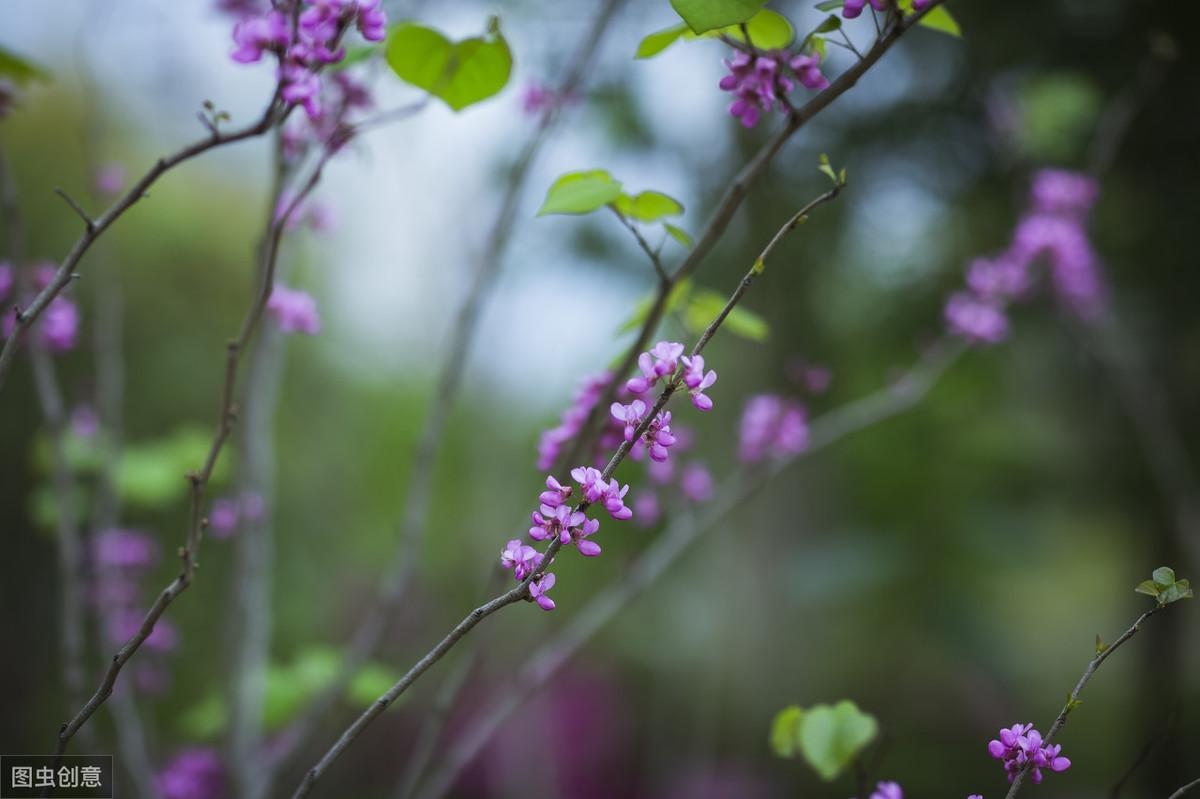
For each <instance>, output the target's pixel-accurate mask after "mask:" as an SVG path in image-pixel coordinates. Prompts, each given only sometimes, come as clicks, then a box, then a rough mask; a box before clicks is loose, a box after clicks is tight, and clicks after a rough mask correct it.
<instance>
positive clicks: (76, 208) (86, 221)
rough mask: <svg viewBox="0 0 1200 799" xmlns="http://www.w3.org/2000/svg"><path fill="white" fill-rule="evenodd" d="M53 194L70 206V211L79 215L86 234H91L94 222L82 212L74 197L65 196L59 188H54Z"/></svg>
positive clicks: (94, 227)
mask: <svg viewBox="0 0 1200 799" xmlns="http://www.w3.org/2000/svg"><path fill="white" fill-rule="evenodd" d="M54 193H55V194H57V195H58V196H59V197H62V198H63V200H64V201H65V202H66V203H67V205H69V206H71V210H72V211H74V212H75V213H76V214H78V215H79V218H80V219H82V220H83V227H84V229H85V230H86V231H87V232H89V233H91V232H93V231H95V229H96V220H95V219H92V218H91V217H90V216H88V213H87V211H85V210H83V208H82V207H81V206H80V205H79V203H77V202H75V198H74V197H72V196H71V195H69V194H67V193H66V192H65V191H64V190H63V188H62V187H61V186H55V187H54Z"/></svg>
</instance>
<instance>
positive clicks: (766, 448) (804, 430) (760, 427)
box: [738, 394, 808, 463]
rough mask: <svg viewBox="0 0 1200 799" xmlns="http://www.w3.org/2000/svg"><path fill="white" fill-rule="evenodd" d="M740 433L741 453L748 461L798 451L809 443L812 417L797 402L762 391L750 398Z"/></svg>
mask: <svg viewBox="0 0 1200 799" xmlns="http://www.w3.org/2000/svg"><path fill="white" fill-rule="evenodd" d="M739 433H740V436H739V438H740V442H739V447H738V455H739V457H740V458H741V459H742V461H743V462H744V463H754V462H756V461H760V460H762V459H763V458H765V457H767V456H770V457H775V458H778V457H785V456H788V455H795V454H798V453H800V452H803V451H804V450H805V449H806V448H807V447H808V417H807V414H806V413H805V411H804V408H803V407H802V406H801V405H800V404H799V403H797V402H794V401H792V400H786V399H784V398H783V397H780V396H778V395H775V394H760V395H758V396H755V397H751V398H750V399H749V400H748V401H747V402H746V409H745V410H744V411H743V412H742V421H741V427H740V430H739Z"/></svg>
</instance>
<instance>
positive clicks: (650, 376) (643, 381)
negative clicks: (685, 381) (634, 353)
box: [625, 341, 683, 394]
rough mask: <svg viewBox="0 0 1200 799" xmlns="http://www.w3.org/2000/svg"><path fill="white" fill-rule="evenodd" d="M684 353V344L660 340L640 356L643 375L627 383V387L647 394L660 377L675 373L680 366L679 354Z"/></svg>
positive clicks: (639, 365) (640, 367)
mask: <svg viewBox="0 0 1200 799" xmlns="http://www.w3.org/2000/svg"><path fill="white" fill-rule="evenodd" d="M682 354H683V345H682V344H679V343H677V342H674V341H660V342H658V343H657V344H655V345H654V347H653V348H651V349H650V351H649V352H643V353H642V354H641V355H639V356H638V368H639V369H641V370H642V376H641V377H635V378H632V379H631V380H629V381H628V382H627V383H626V384H625V388H627V389H629V391H631V392H632V393H634V394H645V393H646V392H647V391H649V390H650V387H651V386H653V385H654V384H655V383H656V382H657V381H658V379H659V378H660V377H665V376H667V375H670V374H674V373H675V369H676V368H677V367H678V366H679V356H680V355H682Z"/></svg>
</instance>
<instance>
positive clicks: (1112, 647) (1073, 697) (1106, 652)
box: [1004, 605, 1164, 799]
mask: <svg viewBox="0 0 1200 799" xmlns="http://www.w3.org/2000/svg"><path fill="white" fill-rule="evenodd" d="M1163 607H1164V606H1163V605H1155V606H1154V607H1152V608H1150V610H1147V611H1146V612H1145V613H1143V614H1142V615H1141V616H1138V619H1137V621H1135V622H1134V623H1133V626H1132V627H1130V628H1129V629H1128V630H1126V631H1125V632H1123V633H1121V635H1120V637H1119V638H1117V640H1115V641H1113V642H1112V643H1111V644H1109V645H1108V646H1107V647H1105V648H1104V649H1102V650H1101V651H1099V652H1097V653H1096V656H1095V657H1093V658H1092V659H1091V660H1090V661H1088V664H1087V668H1086V669H1084V670H1083V675H1082V676H1080V678H1079V682H1077V683H1075V687H1074V688H1073V689H1072V690H1071V693H1070V694H1069V695H1068V696H1067V703H1066V704H1065V705H1063V708H1062V710H1060V711H1059V713H1058V717H1057V718H1056V719H1054V724H1052V725H1050V731H1049V732H1047V733H1046V736H1045V738H1043V740H1044V741H1045V742H1046V743H1050V741H1051V739H1053V738H1054V736H1055V734H1056V733H1058V731H1059V730H1061V729H1062V727H1063V725H1064V724H1066V723H1067V716H1069V715H1071V711H1072V710H1074V709H1075V707H1076V706H1077V705H1078V704H1079V702H1080V700H1079V695H1080V694H1081V693H1083V689H1084V687H1085V686H1086V685H1087V684H1088V681H1089V680H1091V679H1092V675H1093V674H1095V673H1096V669H1098V668H1100V664H1101V663H1103V662H1104V661H1106V660H1108V658H1109V656H1110V655H1112V653H1113V652H1116V651H1117V648H1118V647H1120V646H1122V645H1123V644H1124V643H1125V642H1126V641H1128V640H1129V639H1130V638H1132V637H1133V636H1135V635H1137V634H1138V631H1139V630H1141V628H1142V622H1144V621H1145V620H1146V619H1148V618H1150V617H1151V616H1153V615H1154V614H1155V613H1157V612H1159V611H1160V610H1162V609H1163ZM1030 762H1032V761H1030ZM1028 771H1029V763H1026V764H1025V766H1024V767H1023V768H1021V770H1020V771H1018V772H1017V775H1016V777H1015V778H1014V779H1013V782H1012V785H1011V786H1009V789H1008V793H1006V794H1005V795H1004V799H1013V797H1014V796H1016V795H1017V792H1018V791H1019V790H1021V785H1022V783H1023V782H1024V781H1025V774H1026V773H1027V772H1028Z"/></svg>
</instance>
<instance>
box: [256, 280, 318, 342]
mask: <svg viewBox="0 0 1200 799" xmlns="http://www.w3.org/2000/svg"><path fill="white" fill-rule="evenodd" d="M267 313H269V314H271V315H272V316H273V317H274V318H275V323H276V324H277V325H279V329H280V330H282V331H283V332H284V333H307V334H308V335H310V336H311V335H313V334H315V333H318V332H320V330H321V317H320V316H319V315H318V314H317V301H316V300H314V299H313V298H312V295H310V294H308V293H307V292H304V291H300V290H299V289H290V288H288V287H287V286H283V285H279V284H276V285H275V288H273V289H272V290H271V297H270V299H268V300H267Z"/></svg>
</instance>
